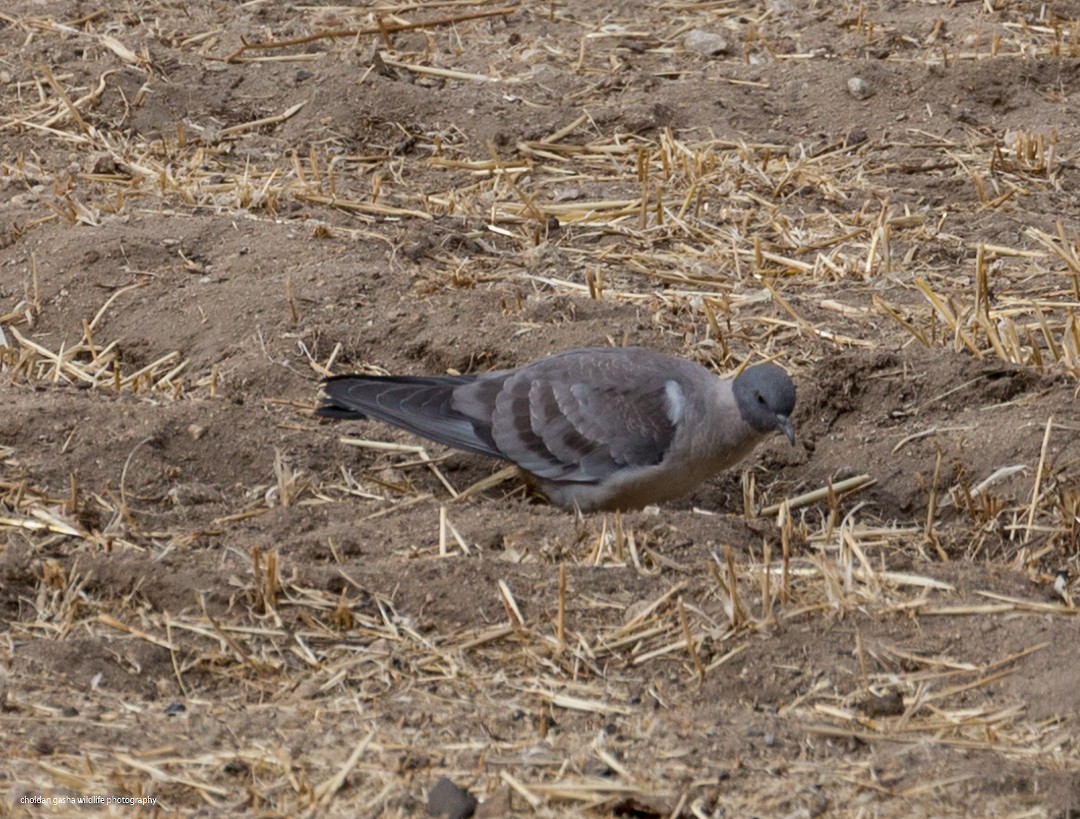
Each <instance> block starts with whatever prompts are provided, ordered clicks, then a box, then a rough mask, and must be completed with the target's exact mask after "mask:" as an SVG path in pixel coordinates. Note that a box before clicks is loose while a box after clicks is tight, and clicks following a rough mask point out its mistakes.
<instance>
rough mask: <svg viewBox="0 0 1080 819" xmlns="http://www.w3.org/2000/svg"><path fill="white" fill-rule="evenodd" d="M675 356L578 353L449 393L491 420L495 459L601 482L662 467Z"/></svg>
mask: <svg viewBox="0 0 1080 819" xmlns="http://www.w3.org/2000/svg"><path fill="white" fill-rule="evenodd" d="M672 361H673V360H672V359H670V358H667V357H663V356H659V355H657V354H655V353H652V352H651V351H647V350H640V349H637V348H625V349H607V348H604V349H597V350H576V351H573V352H571V353H565V354H560V355H554V356H550V357H548V358H545V359H541V360H540V361H538V362H535V363H533V364H530V365H527V366H525V367H521V368H519V369H516V370H511V371H509V372H505V373H500V374H498V377H497V378H496V379H492V380H488V379H486V378H484V377H481V378H480V379H478V380H477V381H476V382H474V383H472V384H468V385H462V386H460V387H458V388H457V389H456V390H455V393H454V404H455V407H456V408H458V409H459V410H460V411H461V412H462V414H464V415H467V416H474V417H475V416H478V415H486V417H489V418H490V419H491V437H492V440H493V441H494V443H495V445H496V446H497V447H498V450H499V452H500V453H501V456H502V457H503V458H505V459H507V460H509V461H512V462H513V463H515V464H517V465H518V466H519V467H521V468H522V469H524V470H526V471H527V472H531V473H532V474H534V475H536V476H538V477H540V478H544V479H547V480H551V481H560V482H580V483H600V482H602V481H604V480H605V479H606V478H608V477H609V476H611V475H612V474H614V473H616V472H619V471H620V470H624V469H633V468H636V467H646V466H652V465H654V464H658V463H660V462H661V461H662V460H663V459H664V456H665V454H666V453H667V452H668V450H669V448H670V447H671V445H672V442H673V440H674V438H675V434H676V432H677V429H678V425H679V423H680V422H681V421H682V418H683V413H684V410H685V408H686V398H687V397H686V393H685V385H686V381H685V379H684V378H683V377H682V375H681V374H680V373H679V372H678V370H677V369H676V370H673V369H672V366H671V364H672Z"/></svg>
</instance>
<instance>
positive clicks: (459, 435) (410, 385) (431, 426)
mask: <svg viewBox="0 0 1080 819" xmlns="http://www.w3.org/2000/svg"><path fill="white" fill-rule="evenodd" d="M474 380H475V376H472V375H461V376H418V377H416V376H375V375H342V376H336V377H334V378H330V379H327V380H326V381H325V382H323V385H322V388H323V392H324V393H325V394H326V401H325V402H324V403H323V404H322V405H321V406H320V407H319V408H318V409H317V410H316V411H315V413H316V415H319V416H321V417H323V418H338V419H340V418H375V419H378V420H380V421H385V422H387V423H389V424H393V425H394V426H397V427H401V428H402V429H405V430H408V431H409V432H412V433H414V434H416V435H419V436H421V437H423V438H427V439H429V440H432V441H437V442H438V443H440V444H446V445H447V446H452V447H456V448H457V449H464V450H467V451H469V452H476V453H479V454H480V455H489V456H492V457H495V458H503V457H505V456H504V455H503V454H502V452H501V451H500V450H499V449H498V447H497V446H496V444H495V441H494V439H493V438H492V437H491V432H490V424H489V423H488V424H485V423H484V421H483V419H482V418H480V419H477V418H473V417H470V416H468V415H465V414H464V413H462V412H460V411H458V410H457V409H455V408H454V398H453V397H454V391H455V390H456V389H459V388H460V387H461V386H462V385H468V384H470V383H471V382H473V381H474Z"/></svg>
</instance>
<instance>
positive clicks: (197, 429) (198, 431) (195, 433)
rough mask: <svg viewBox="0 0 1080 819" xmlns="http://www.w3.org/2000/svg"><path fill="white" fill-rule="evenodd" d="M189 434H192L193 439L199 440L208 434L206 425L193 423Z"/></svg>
mask: <svg viewBox="0 0 1080 819" xmlns="http://www.w3.org/2000/svg"><path fill="white" fill-rule="evenodd" d="M187 431H188V435H190V436H191V440H193V441H197V440H199V439H200V438H202V437H203V436H204V435H205V434H206V427H204V426H202V425H201V424H191V425H190V426H189V427H188V428H187Z"/></svg>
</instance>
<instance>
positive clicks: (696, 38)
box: [683, 28, 731, 57]
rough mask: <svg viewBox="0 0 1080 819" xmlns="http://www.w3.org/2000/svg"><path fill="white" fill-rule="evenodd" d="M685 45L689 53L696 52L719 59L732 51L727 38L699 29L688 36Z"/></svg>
mask: <svg viewBox="0 0 1080 819" xmlns="http://www.w3.org/2000/svg"><path fill="white" fill-rule="evenodd" d="M683 45H684V46H685V47H686V49H687V50H688V51H696V52H697V53H698V54H704V55H705V56H706V57H718V56H720V55H721V54H727V53H728V52H729V51H730V50H731V44H730V43H728V41H727V38H726V37H724V36H722V35H720V34H713V33H712V32H711V31H702V30H701V29H698V28H695V29H694V30H693V31H691V32H690V33H688V34H687V35H686V39H685V40H683Z"/></svg>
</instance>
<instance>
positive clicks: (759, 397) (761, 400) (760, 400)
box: [757, 392, 765, 404]
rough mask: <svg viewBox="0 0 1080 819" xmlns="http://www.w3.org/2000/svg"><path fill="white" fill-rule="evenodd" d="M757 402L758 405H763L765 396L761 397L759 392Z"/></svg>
mask: <svg viewBox="0 0 1080 819" xmlns="http://www.w3.org/2000/svg"><path fill="white" fill-rule="evenodd" d="M757 402H758V403H759V404H764V403H765V396H764V395H762V394H761V393H760V392H759V393H758V396H757Z"/></svg>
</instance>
